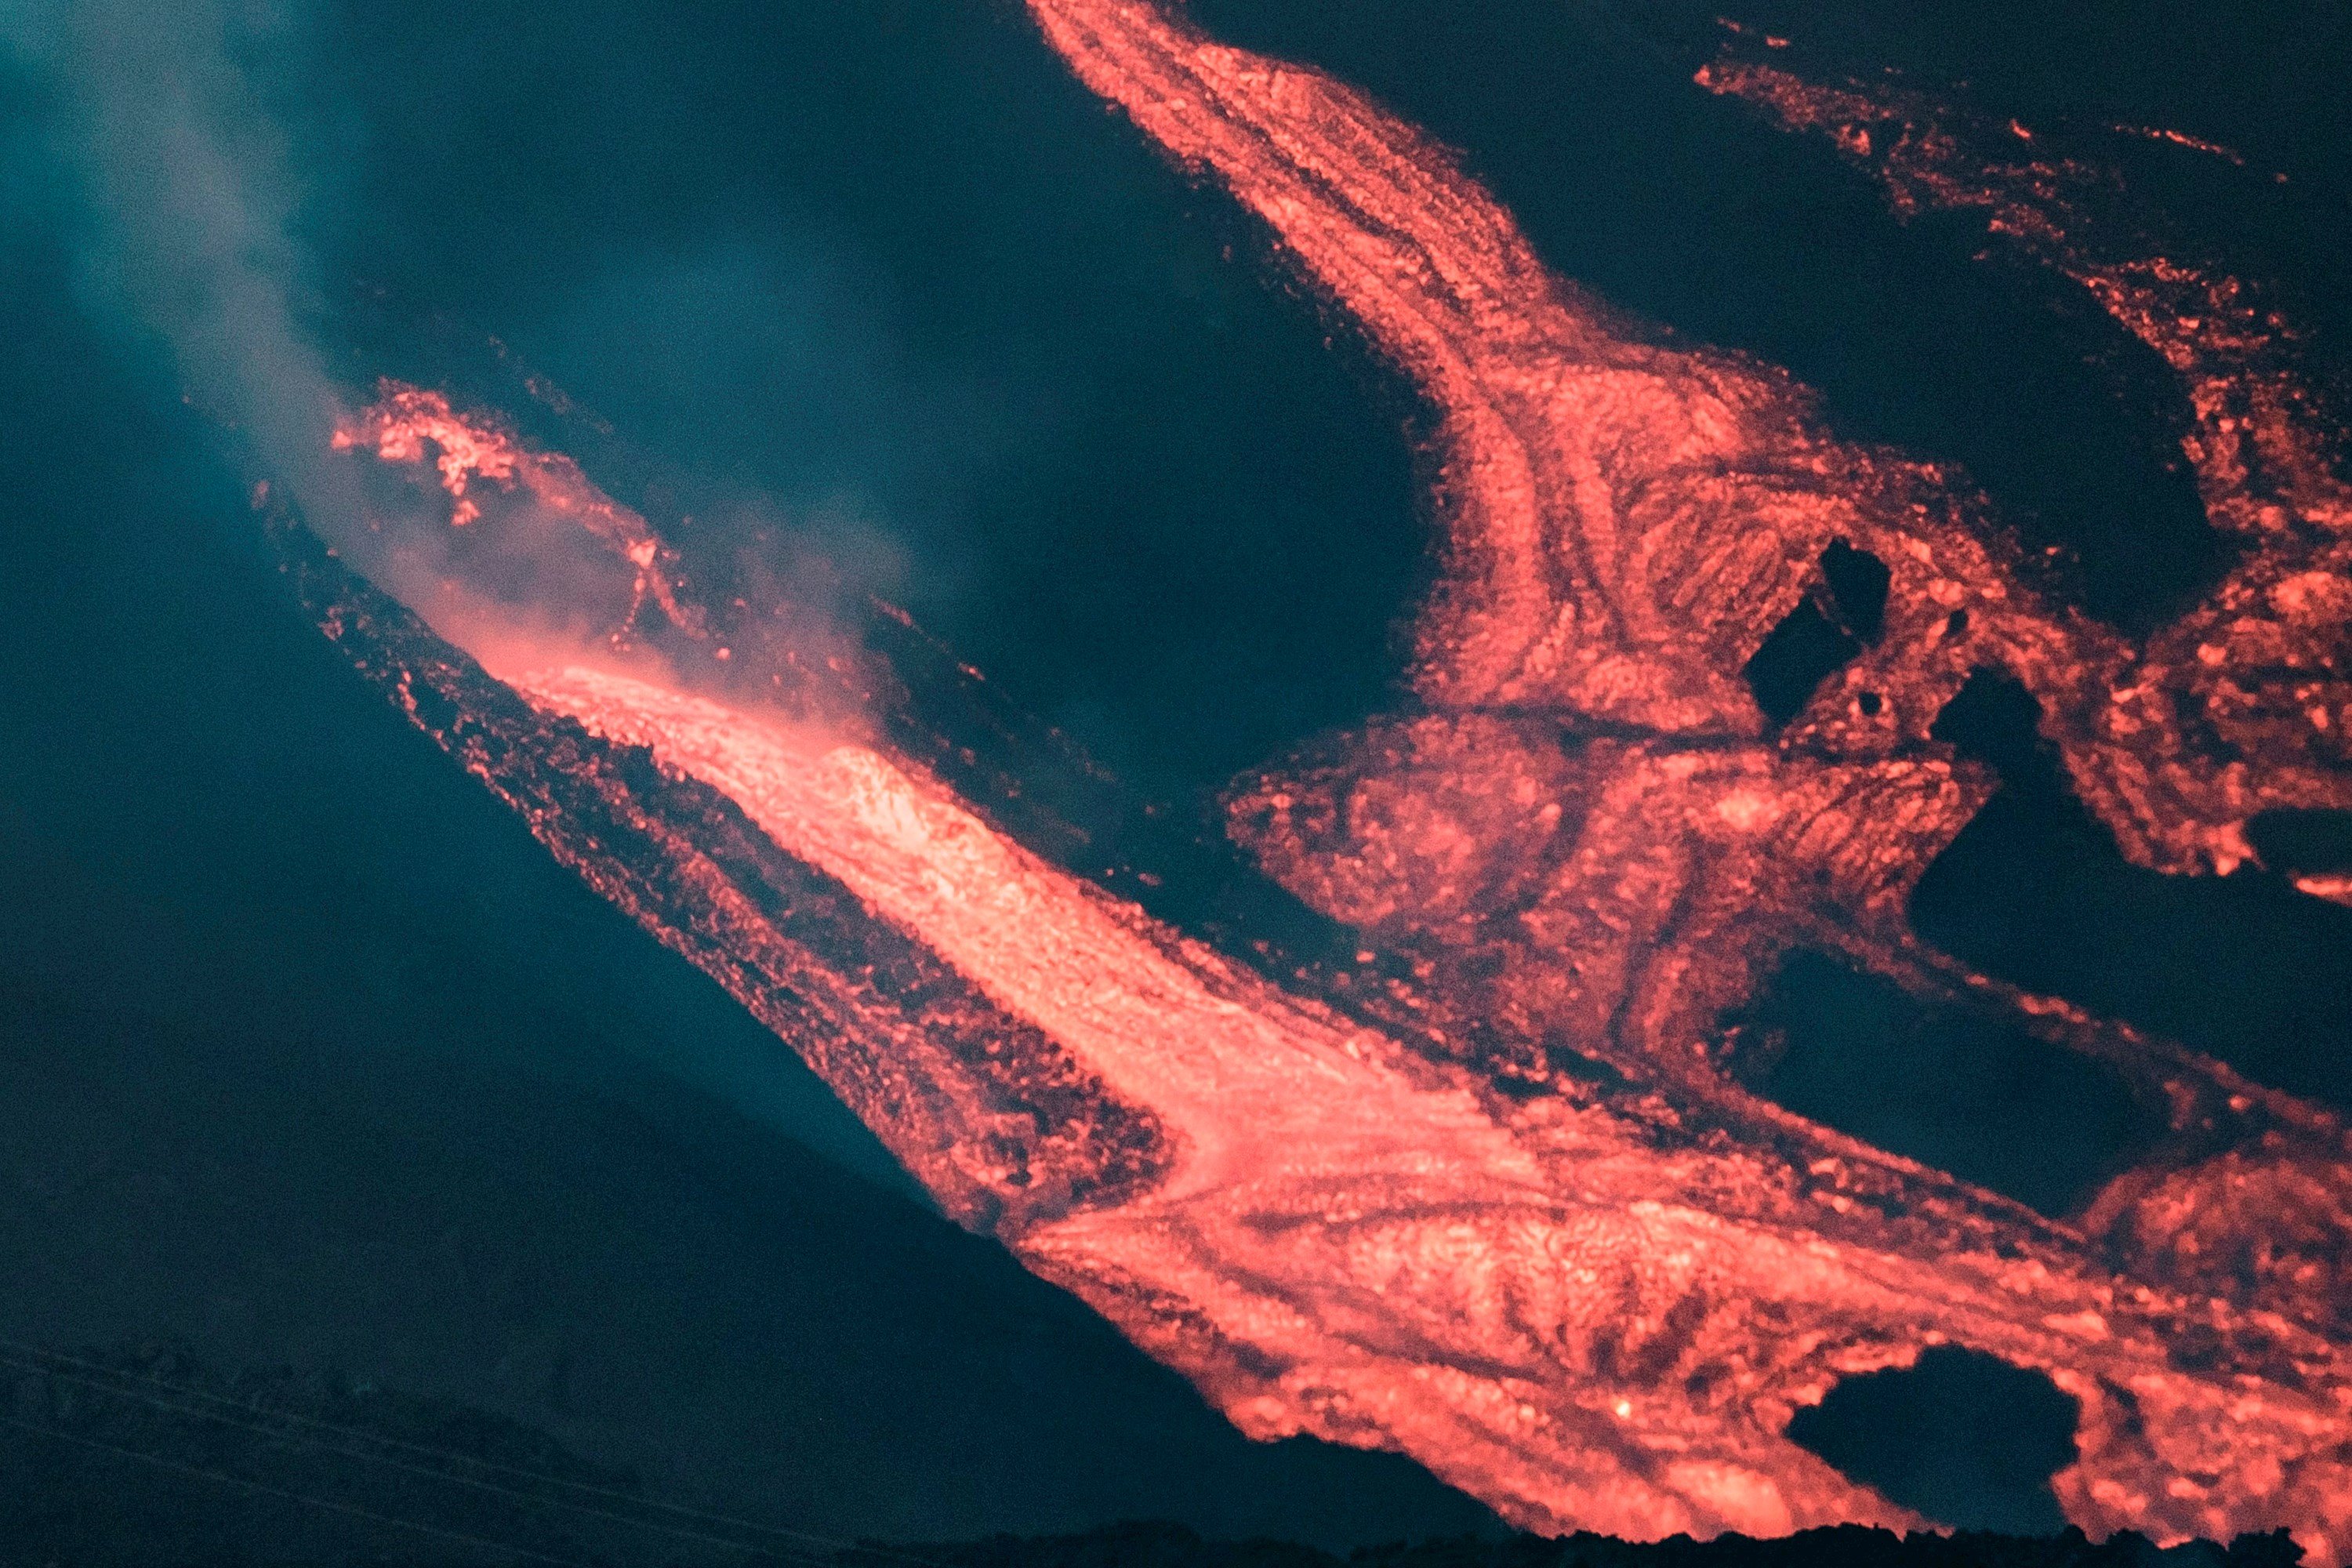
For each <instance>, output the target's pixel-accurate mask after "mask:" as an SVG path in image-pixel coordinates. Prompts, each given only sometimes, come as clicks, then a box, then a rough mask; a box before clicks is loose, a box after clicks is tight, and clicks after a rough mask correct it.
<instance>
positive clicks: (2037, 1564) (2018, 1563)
mask: <svg viewBox="0 0 2352 1568" xmlns="http://www.w3.org/2000/svg"><path fill="white" fill-rule="evenodd" d="M915 1552H916V1554H919V1556H920V1557H922V1558H923V1559H924V1560H925V1561H927V1562H929V1563H934V1564H937V1565H938V1568H1338V1564H1339V1563H1341V1562H1342V1561H1344V1562H1346V1563H1349V1565H1350V1568H2158V1565H2162V1568H2175V1565H2178V1568H2189V1565H2191V1564H2194V1565H2196V1568H2293V1564H2294V1563H2296V1562H2297V1561H2299V1560H2300V1559H2301V1557H2302V1555H2303V1553H2302V1550H2301V1548H2299V1547H2297V1546H2296V1545H2295V1544H2294V1542H2292V1541H2291V1540H2289V1539H2288V1537H2287V1534H2286V1532H2285V1531H2277V1532H2275V1533H2273V1534H2268V1535H2242V1536H2240V1537H2238V1539H2237V1540H2235V1541H2233V1542H2231V1543H2230V1544H2229V1545H2227V1546H2226V1547H2225V1546H2221V1545H2217V1544H2215V1543H2213V1542H2189V1543H2188V1544H2185V1545H2181V1546H2176V1547H2173V1548H2171V1549H2170V1550H2168V1551H2161V1550H2158V1548H2157V1547H2156V1546H2155V1545H2154V1544H2152V1543H2151V1542H2148V1541H2147V1539H2146V1538H2145V1537H2142V1536H2138V1535H2135V1534H2132V1533H2130V1532H2128V1531H2126V1532H2125V1533H2123V1534H2120V1535H2116V1536H2114V1537H2112V1538H2110V1539H2108V1540H2106V1541H2104V1542H2093V1541H2091V1540H2089V1539H2087V1538H2086V1537H2085V1536H2084V1534H2083V1532H2082V1531H2080V1530H2077V1529H2074V1528H2072V1527H2069V1528H2068V1529H2066V1530H2064V1531H2059V1532H2055V1533H2053V1534H2050V1535H2046V1536H2015V1535H1999V1534H1993V1533H1990V1532H1983V1531H1962V1532H1958V1533H1955V1534H1941V1533H1934V1534H1930V1533H1924V1532H1923V1533H1917V1534H1911V1535H1897V1534H1895V1532H1894V1531H1886V1530H1872V1529H1868V1528H1865V1527H1864V1526H1862V1525H1851V1524H1850V1525H1840V1526H1837V1527H1835V1528H1832V1529H1828V1530H1808V1531H1801V1533H1799V1534H1796V1535H1790V1536H1784V1537H1781V1538H1780V1539H1778V1540H1769V1541H1757V1540H1752V1539H1750V1538H1748V1537H1747V1536H1744V1535H1723V1536H1718V1537H1717V1538H1716V1539H1715V1540H1713V1541H1694V1540H1692V1539H1691V1538H1690V1537H1689V1536H1687V1535H1676V1536H1673V1537H1670V1538H1669V1539H1667V1540H1664V1541H1658V1542H1624V1541H1617V1540H1613V1539H1612V1538H1611V1537H1608V1536H1605V1535H1591V1534H1586V1533H1582V1532H1580V1533H1578V1534H1575V1535H1567V1536H1561V1537H1559V1538H1558V1539H1556V1540H1549V1539H1546V1538H1545V1537H1542V1536H1538V1535H1520V1536H1515V1537H1511V1538H1508V1539H1505V1540H1481V1539H1478V1538H1475V1537H1469V1536H1462V1537H1455V1538H1452V1539H1441V1540H1433V1541H1424V1542H1410V1543H1408V1542H1395V1543H1392V1544H1390V1545H1386V1546H1377V1547H1370V1548H1367V1549H1364V1550H1361V1551H1358V1552H1353V1553H1351V1554H1350V1555H1349V1557H1347V1558H1346V1559H1344V1560H1343V1559H1340V1558H1337V1557H1333V1556H1330V1555H1328V1554H1326V1553H1324V1552H1316V1551H1313V1550H1311V1549H1308V1548H1305V1547H1300V1546H1297V1545H1293V1544H1291V1543H1288V1542H1279V1541H1244V1542H1215V1541H1203V1540H1202V1539H1201V1538H1200V1537H1199V1536H1197V1535H1195V1534H1193V1533H1192V1531H1189V1530H1185V1529H1183V1528H1182V1527H1181V1526H1178V1525H1169V1524H1150V1523H1142V1524H1122V1525H1117V1526H1113V1527H1112V1528H1110V1529H1108V1530H1098V1531H1092V1532H1090V1533H1087V1534H1085V1535H1070V1536H1059V1537H1054V1538H1050V1539H1045V1540H1022V1539H1018V1538H1015V1537H1013V1536H1000V1537H998V1538H996V1539H995V1540H992V1541H985V1542H975V1543H972V1544H970V1545H962V1546H927V1547H921V1548H918V1549H915ZM853 1555H854V1556H856V1562H855V1563H854V1564H852V1565H847V1568H903V1560H902V1559H899V1558H896V1557H893V1556H888V1555H885V1554H883V1553H881V1552H874V1553H871V1554H862V1553H861V1554H853Z"/></svg>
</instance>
